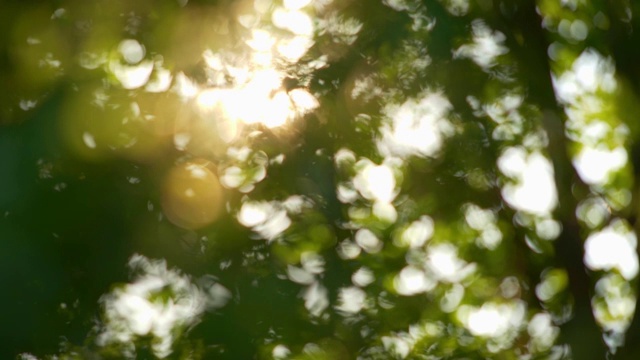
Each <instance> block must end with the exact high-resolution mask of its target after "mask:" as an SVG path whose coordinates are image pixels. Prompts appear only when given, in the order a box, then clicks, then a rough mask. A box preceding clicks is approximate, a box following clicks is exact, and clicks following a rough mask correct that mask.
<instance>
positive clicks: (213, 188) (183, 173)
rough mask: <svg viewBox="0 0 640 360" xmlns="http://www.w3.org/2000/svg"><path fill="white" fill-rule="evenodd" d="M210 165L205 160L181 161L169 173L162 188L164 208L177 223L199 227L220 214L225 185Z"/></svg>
mask: <svg viewBox="0 0 640 360" xmlns="http://www.w3.org/2000/svg"><path fill="white" fill-rule="evenodd" d="M210 166H211V165H210V163H209V162H207V161H205V160H199V161H198V160H196V161H192V162H187V163H184V164H178V165H176V166H174V167H173V169H171V171H170V172H169V173H168V174H167V176H166V178H165V181H164V186H163V189H162V209H163V210H164V214H165V215H166V216H167V218H168V219H169V221H171V222H172V223H173V224H175V225H177V226H180V227H182V228H185V229H198V228H202V227H204V226H207V225H209V224H211V223H212V222H213V221H215V220H216V219H217V218H218V217H219V216H220V213H221V211H222V206H223V193H222V187H221V186H220V182H219V181H218V177H217V176H216V175H215V174H214V173H213V172H212V171H211V170H210V168H209V167H210Z"/></svg>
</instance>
